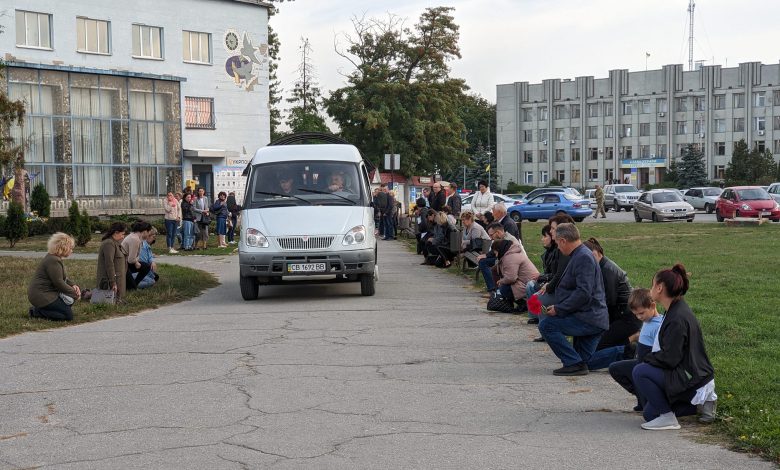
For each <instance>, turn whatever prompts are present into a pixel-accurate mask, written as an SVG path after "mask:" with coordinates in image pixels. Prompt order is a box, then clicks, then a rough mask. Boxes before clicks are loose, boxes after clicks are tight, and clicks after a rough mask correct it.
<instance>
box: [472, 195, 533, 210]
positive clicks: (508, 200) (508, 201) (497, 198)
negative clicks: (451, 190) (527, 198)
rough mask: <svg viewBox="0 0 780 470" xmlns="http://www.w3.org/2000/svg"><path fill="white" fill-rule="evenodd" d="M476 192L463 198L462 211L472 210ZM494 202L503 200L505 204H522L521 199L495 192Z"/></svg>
mask: <svg viewBox="0 0 780 470" xmlns="http://www.w3.org/2000/svg"><path fill="white" fill-rule="evenodd" d="M475 194H476V193H472V194H469V195H468V196H466V197H464V198H463V204H462V205H461V209H460V210H461V212H463V211H470V210H471V201H472V200H473V199H474V195H475ZM493 202H503V203H504V205H505V206H507V207H509V206H514V205H515V204H520V203H521V202H520V200H519V199H512V198H511V197H509V196H505V195H503V194H496V193H493Z"/></svg>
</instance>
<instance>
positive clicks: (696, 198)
mask: <svg viewBox="0 0 780 470" xmlns="http://www.w3.org/2000/svg"><path fill="white" fill-rule="evenodd" d="M722 192H723V190H722V189H720V188H715V187H706V188H705V187H702V188H691V189H689V190H687V191H685V196H684V197H683V199H685V202H687V203H688V204H690V205H692V206H693V208H694V209H698V210H703V211H706V212H707V213H708V214H712V213H713V212H715V203H717V202H718V198H719V197H720V193H722Z"/></svg>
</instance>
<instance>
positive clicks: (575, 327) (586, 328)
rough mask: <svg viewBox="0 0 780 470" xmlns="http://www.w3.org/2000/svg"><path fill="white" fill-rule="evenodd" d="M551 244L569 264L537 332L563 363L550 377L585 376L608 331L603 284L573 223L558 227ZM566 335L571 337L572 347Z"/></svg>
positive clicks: (599, 270) (595, 265)
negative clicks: (555, 245)
mask: <svg viewBox="0 0 780 470" xmlns="http://www.w3.org/2000/svg"><path fill="white" fill-rule="evenodd" d="M555 241H556V243H557V244H558V249H559V250H561V253H563V254H564V255H567V256H568V257H569V265H568V267H567V269H566V272H565V273H564V274H563V277H561V281H560V283H559V284H558V286H557V287H556V289H555V303H554V304H553V305H550V306H548V307H547V311H546V312H545V313H546V317H545V318H543V319H542V320H541V321H540V322H539V332H540V333H541V334H542V337H543V338H544V339H545V341H547V344H549V345H550V349H552V350H553V352H554V353H555V355H556V356H558V358H559V359H560V360H561V362H562V363H563V367H561V368H559V369H555V370H554V371H553V374H554V375H564V376H569V375H588V365H587V363H588V360H589V359H590V357H591V356H592V355H593V352H594V351H595V350H596V345H598V342H599V338H600V337H601V334H602V333H603V332H604V331H606V329H607V328H609V314H608V313H607V303H606V300H605V298H604V281H603V279H602V277H601V269H599V265H598V263H597V262H596V259H595V258H594V257H593V253H591V252H590V250H589V249H588V248H587V247H585V246H584V245H583V244H582V241H581V240H580V232H579V230H577V227H576V226H575V225H574V224H569V223H565V224H560V225H558V226H557V228H556V231H555ZM567 336H572V337H573V340H574V345H573V346H572V344H570V343H569V341H568V340H567V339H566V337H567Z"/></svg>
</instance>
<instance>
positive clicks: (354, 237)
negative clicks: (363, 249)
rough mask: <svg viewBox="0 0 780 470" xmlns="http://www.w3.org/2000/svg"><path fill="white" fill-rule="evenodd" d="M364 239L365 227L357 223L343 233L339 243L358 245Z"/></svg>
mask: <svg viewBox="0 0 780 470" xmlns="http://www.w3.org/2000/svg"><path fill="white" fill-rule="evenodd" d="M364 241H366V227H364V226H363V225H358V226H357V227H353V228H352V230H350V231H349V232H347V233H346V235H344V241H342V242H341V244H342V245H346V246H349V245H360V244H361V243H363V242H364Z"/></svg>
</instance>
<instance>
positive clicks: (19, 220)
mask: <svg viewBox="0 0 780 470" xmlns="http://www.w3.org/2000/svg"><path fill="white" fill-rule="evenodd" d="M4 231H5V238H7V239H8V241H9V242H10V243H11V248H13V247H14V245H16V242H18V241H19V240H21V239H23V238H25V237H26V236H27V216H26V215H25V214H24V208H23V207H22V206H21V205H20V204H18V203H16V202H13V201H12V202H11V203H9V204H8V212H7V215H6V218H5V230H4Z"/></svg>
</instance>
